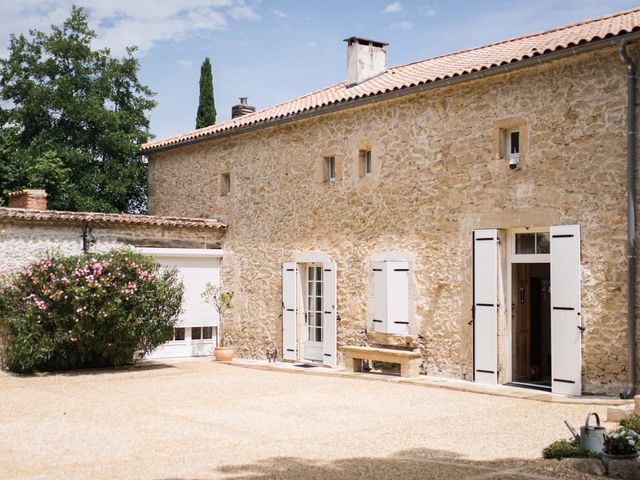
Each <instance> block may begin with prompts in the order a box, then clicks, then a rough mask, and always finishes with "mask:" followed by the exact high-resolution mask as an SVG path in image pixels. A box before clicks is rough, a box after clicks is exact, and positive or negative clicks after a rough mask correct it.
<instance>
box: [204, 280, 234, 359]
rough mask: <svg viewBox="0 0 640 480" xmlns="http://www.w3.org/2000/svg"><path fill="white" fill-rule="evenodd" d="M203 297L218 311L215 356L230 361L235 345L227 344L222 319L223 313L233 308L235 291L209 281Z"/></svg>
mask: <svg viewBox="0 0 640 480" xmlns="http://www.w3.org/2000/svg"><path fill="white" fill-rule="evenodd" d="M202 298H204V300H205V302H207V303H208V304H210V305H213V306H214V307H215V309H216V310H217V312H218V334H217V335H216V348H215V350H214V354H213V355H214V358H215V359H216V360H218V361H219V362H230V361H231V360H232V359H233V354H234V351H233V347H231V346H227V345H226V343H225V340H224V336H223V331H224V330H223V328H222V326H223V325H222V323H223V322H222V319H223V314H224V313H225V312H226V311H227V310H229V309H230V308H231V301H232V300H233V292H232V291H231V290H227V289H226V288H224V287H223V286H222V285H220V286H218V285H213V284H211V283H207V286H206V287H205V289H204V292H202Z"/></svg>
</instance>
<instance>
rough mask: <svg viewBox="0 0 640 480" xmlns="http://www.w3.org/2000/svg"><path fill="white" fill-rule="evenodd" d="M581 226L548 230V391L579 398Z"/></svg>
mask: <svg viewBox="0 0 640 480" xmlns="http://www.w3.org/2000/svg"><path fill="white" fill-rule="evenodd" d="M581 328H582V323H581V319H580V226H579V225H561V226H556V227H551V380H552V382H551V390H552V391H553V392H554V393H562V394H565V395H581V394H582V360H581V345H582V332H581Z"/></svg>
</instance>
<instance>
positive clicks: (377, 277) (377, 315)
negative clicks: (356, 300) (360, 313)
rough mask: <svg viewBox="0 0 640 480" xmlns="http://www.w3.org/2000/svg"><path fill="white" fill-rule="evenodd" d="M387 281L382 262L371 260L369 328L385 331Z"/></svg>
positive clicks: (375, 330)
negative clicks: (371, 282) (370, 315)
mask: <svg viewBox="0 0 640 480" xmlns="http://www.w3.org/2000/svg"><path fill="white" fill-rule="evenodd" d="M386 286H387V281H386V272H385V263H384V262H373V302H372V305H373V315H372V316H373V318H372V319H371V322H372V325H371V330H373V331H374V332H386V331H387V289H386Z"/></svg>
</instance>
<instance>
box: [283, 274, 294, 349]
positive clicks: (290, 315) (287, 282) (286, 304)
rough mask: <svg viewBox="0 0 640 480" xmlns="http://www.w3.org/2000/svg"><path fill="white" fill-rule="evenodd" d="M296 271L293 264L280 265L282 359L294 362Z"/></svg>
mask: <svg viewBox="0 0 640 480" xmlns="http://www.w3.org/2000/svg"><path fill="white" fill-rule="evenodd" d="M297 278H298V269H297V266H296V264H295V263H293V262H285V263H283V264H282V358H284V359H285V360H296V357H297V355H296V350H297V348H296V340H297V334H296V320H297V317H296V291H297V289H296V284H297Z"/></svg>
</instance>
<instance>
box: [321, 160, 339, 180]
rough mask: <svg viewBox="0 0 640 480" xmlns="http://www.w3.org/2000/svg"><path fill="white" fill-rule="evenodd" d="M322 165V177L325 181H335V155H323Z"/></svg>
mask: <svg viewBox="0 0 640 480" xmlns="http://www.w3.org/2000/svg"><path fill="white" fill-rule="evenodd" d="M322 160H323V165H322V173H323V179H324V181H325V183H333V182H335V181H336V157H324V158H323V159H322Z"/></svg>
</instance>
